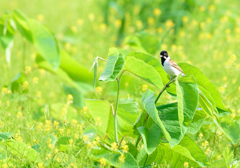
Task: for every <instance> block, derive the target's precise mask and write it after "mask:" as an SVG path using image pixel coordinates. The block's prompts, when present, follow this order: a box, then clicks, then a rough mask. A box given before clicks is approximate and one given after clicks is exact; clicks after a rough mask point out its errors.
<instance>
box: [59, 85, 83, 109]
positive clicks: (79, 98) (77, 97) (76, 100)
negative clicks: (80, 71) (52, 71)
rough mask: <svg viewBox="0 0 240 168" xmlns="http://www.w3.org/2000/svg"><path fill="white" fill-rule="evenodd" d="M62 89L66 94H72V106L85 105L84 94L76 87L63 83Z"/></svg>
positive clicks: (80, 106)
mask: <svg viewBox="0 0 240 168" xmlns="http://www.w3.org/2000/svg"><path fill="white" fill-rule="evenodd" d="M63 90H64V92H65V93H66V94H67V95H68V94H71V95H72V96H73V106H75V107H77V108H82V107H83V106H84V105H85V103H84V95H83V93H81V92H80V91H79V90H78V89H76V88H75V87H71V86H67V85H64V84H63Z"/></svg>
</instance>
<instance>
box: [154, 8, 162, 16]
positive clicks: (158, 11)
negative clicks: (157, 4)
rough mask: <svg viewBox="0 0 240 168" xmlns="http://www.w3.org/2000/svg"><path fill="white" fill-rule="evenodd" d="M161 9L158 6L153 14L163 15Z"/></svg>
mask: <svg viewBox="0 0 240 168" xmlns="http://www.w3.org/2000/svg"><path fill="white" fill-rule="evenodd" d="M161 13H162V12H161V10H160V9H158V8H155V9H154V10H153V14H154V15H155V16H159V15H161Z"/></svg>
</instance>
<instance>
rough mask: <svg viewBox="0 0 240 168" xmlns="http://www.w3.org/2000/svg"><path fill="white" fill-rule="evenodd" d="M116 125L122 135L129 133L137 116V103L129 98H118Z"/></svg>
mask: <svg viewBox="0 0 240 168" xmlns="http://www.w3.org/2000/svg"><path fill="white" fill-rule="evenodd" d="M117 114H118V115H117V118H118V127H119V131H120V133H121V134H122V135H128V134H131V133H132V132H133V131H134V130H133V127H134V124H135V122H136V120H137V118H138V116H139V104H138V102H137V101H136V100H134V99H131V98H122V99H119V105H118V111H117Z"/></svg>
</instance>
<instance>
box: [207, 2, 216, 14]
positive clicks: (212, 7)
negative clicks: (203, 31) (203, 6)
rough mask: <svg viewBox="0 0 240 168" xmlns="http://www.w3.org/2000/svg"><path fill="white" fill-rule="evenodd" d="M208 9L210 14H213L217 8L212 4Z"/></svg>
mask: <svg viewBox="0 0 240 168" xmlns="http://www.w3.org/2000/svg"><path fill="white" fill-rule="evenodd" d="M208 9H209V11H210V12H213V11H215V6H214V5H213V4H212V5H210V6H209V7H208Z"/></svg>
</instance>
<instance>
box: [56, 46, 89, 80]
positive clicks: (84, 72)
mask: <svg viewBox="0 0 240 168" xmlns="http://www.w3.org/2000/svg"><path fill="white" fill-rule="evenodd" d="M60 55H61V65H60V68H61V69H62V70H64V71H65V72H66V73H67V74H68V76H69V77H70V78H72V79H73V80H74V81H80V82H89V83H90V82H92V80H93V74H92V73H89V71H88V69H87V68H86V67H85V66H83V65H81V64H80V63H78V62H77V61H76V60H74V59H73V58H72V57H71V56H70V55H69V54H68V53H67V52H66V51H64V50H61V51H60Z"/></svg>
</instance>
